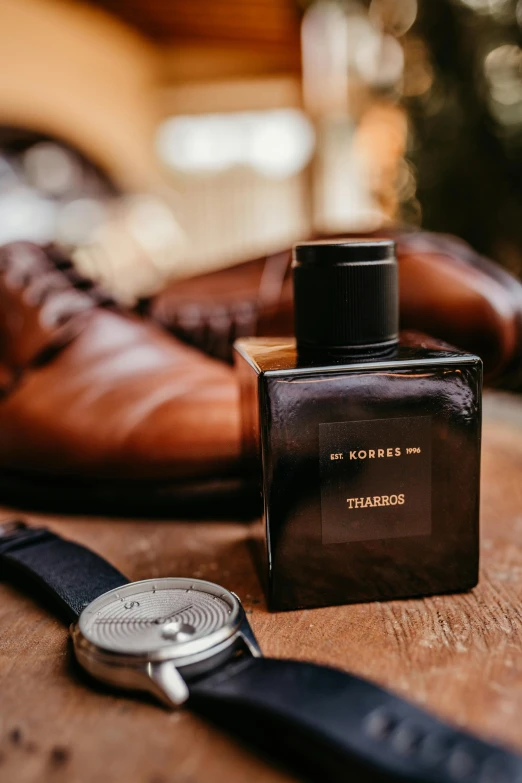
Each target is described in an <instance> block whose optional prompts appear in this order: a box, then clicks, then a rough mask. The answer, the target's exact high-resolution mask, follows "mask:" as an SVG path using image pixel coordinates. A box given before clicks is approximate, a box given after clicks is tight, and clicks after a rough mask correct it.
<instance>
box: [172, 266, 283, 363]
mask: <svg viewBox="0 0 522 783" xmlns="http://www.w3.org/2000/svg"><path fill="white" fill-rule="evenodd" d="M288 271H289V254H288V253H287V252H283V253H275V254H273V255H271V256H268V257H267V260H266V262H265V264H264V267H263V273H262V275H261V280H260V281H259V286H258V288H257V289H256V290H255V291H254V292H253V295H252V298H251V299H245V300H243V301H239V302H238V301H236V302H230V303H228V302H225V303H219V304H212V303H210V304H207V303H205V304H202V303H198V302H190V303H186V304H183V305H181V306H180V307H179V309H177V310H176V311H174V312H167V313H165V318H164V319H162V317H161V315H160V321H163V322H164V323H165V325H167V326H168V328H169V330H170V331H171V332H172V333H173V334H175V335H176V337H179V338H180V339H181V340H183V341H184V342H186V343H188V344H190V345H194V346H195V347H196V348H199V349H200V350H201V351H203V352H204V353H207V354H209V355H210V356H214V357H215V358H217V359H221V360H222V361H226V362H229V363H233V344H234V341H235V340H237V339H238V338H240V337H252V336H255V335H256V334H257V333H258V326H259V320H260V316H261V315H262V314H264V313H265V314H266V313H268V311H269V310H270V308H275V307H276V306H277V303H278V301H279V299H280V297H281V292H282V290H283V285H284V283H285V280H286V278H287V276H288Z"/></svg>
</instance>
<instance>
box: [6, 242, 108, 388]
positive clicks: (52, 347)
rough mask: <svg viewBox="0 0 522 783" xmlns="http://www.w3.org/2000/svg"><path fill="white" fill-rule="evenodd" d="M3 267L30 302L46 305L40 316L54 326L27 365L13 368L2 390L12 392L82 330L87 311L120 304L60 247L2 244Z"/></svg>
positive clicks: (47, 326) (10, 282)
mask: <svg viewBox="0 0 522 783" xmlns="http://www.w3.org/2000/svg"><path fill="white" fill-rule="evenodd" d="M0 273H2V274H3V275H4V277H5V282H6V284H7V285H8V286H9V287H11V288H18V289H21V290H22V292H23V293H22V296H23V299H24V300H25V302H26V303H27V305H29V306H32V307H37V308H40V312H39V315H38V317H39V321H40V324H41V326H42V328H43V329H46V330H50V334H49V339H48V341H47V342H46V344H45V345H44V346H43V347H41V348H39V349H38V350H37V351H36V353H35V355H34V356H33V357H31V359H30V360H29V361H27V362H25V363H24V364H23V366H18V367H12V368H10V372H11V377H10V378H9V380H8V381H7V382H6V383H5V384H4V385H3V387H1V386H0V396H5V395H6V394H8V393H9V392H11V391H12V390H13V389H14V388H15V387H16V385H17V384H18V383H19V382H20V380H21V378H22V377H23V375H24V374H25V373H26V372H27V371H28V370H30V369H34V368H36V367H40V366H42V365H43V364H47V363H48V362H49V361H51V359H52V358H53V357H55V356H56V355H57V354H58V353H59V352H60V351H62V350H63V349H64V348H65V347H66V346H67V345H68V344H69V343H70V342H71V341H72V340H73V339H74V338H75V337H76V336H77V335H78V334H79V332H80V331H81V328H82V323H81V317H82V316H84V315H85V314H86V313H88V312H89V311H91V310H93V309H94V308H96V307H116V303H115V301H114V300H113V299H112V297H110V296H108V295H107V294H106V293H105V292H103V291H102V290H101V289H100V288H99V287H98V286H97V285H96V284H95V283H94V282H93V281H92V280H89V279H88V278H85V277H83V276H82V275H80V274H79V273H78V272H77V270H76V269H75V267H74V265H73V263H72V261H71V260H70V259H68V258H67V257H66V256H65V255H64V254H63V253H62V252H61V251H60V250H59V249H58V248H56V247H54V246H48V247H45V248H39V247H37V246H34V245H29V244H28V243H27V244H25V243H17V244H16V245H12V246H7V247H4V248H2V249H0Z"/></svg>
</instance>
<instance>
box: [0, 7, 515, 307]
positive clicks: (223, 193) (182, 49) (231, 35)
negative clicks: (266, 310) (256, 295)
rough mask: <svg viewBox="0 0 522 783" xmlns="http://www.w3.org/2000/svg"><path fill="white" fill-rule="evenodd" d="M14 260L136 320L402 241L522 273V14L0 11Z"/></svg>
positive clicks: (1, 231) (2, 167) (1, 213)
mask: <svg viewBox="0 0 522 783" xmlns="http://www.w3.org/2000/svg"><path fill="white" fill-rule="evenodd" d="M0 12H1V18H0V242H6V241H9V240H12V239H23V238H27V239H32V240H34V241H37V242H48V241H56V242H58V243H59V244H60V245H62V246H63V247H64V248H66V249H67V250H71V251H73V252H74V258H75V260H76V263H77V264H78V266H79V267H80V268H81V269H82V271H84V272H86V273H87V274H88V275H90V276H93V277H95V278H97V279H99V280H101V281H102V282H103V283H104V284H105V285H106V286H107V287H108V288H109V289H110V290H111V291H112V292H113V293H114V294H115V295H116V296H117V297H118V298H120V299H121V300H122V301H123V302H125V303H129V304H131V303H133V302H134V301H135V300H136V299H137V298H138V297H140V296H144V295H147V294H149V293H152V292H153V291H155V290H157V289H158V288H159V287H161V285H162V283H163V282H164V281H165V280H166V279H172V278H183V277H187V276H190V275H193V274H195V273H198V272H201V271H207V270H211V269H216V268H220V267H223V266H230V265H233V264H234V263H237V262H240V261H243V260H246V259H249V258H252V257H255V256H258V255H261V254H263V253H267V252H271V251H273V250H277V249H279V248H282V247H286V246H288V245H290V244H291V243H292V242H293V241H295V240H297V239H303V238H306V237H308V236H311V235H312V234H314V233H316V232H336V233H341V232H343V231H354V230H358V231H367V230H370V229H375V228H379V227H382V226H385V225H387V224H389V223H407V224H410V225H415V226H422V227H424V228H426V229H432V230H436V231H443V232H452V233H455V234H457V235H459V236H461V237H463V238H464V239H466V240H468V241H469V242H470V243H471V244H472V245H474V246H475V247H476V248H477V249H478V250H479V251H481V252H483V253H485V254H487V255H490V256H491V257H493V258H494V259H495V260H497V261H499V262H500V263H501V264H502V265H504V266H505V267H507V268H509V269H510V270H511V271H513V272H515V274H518V275H520V274H521V273H522V221H521V220H520V217H519V215H520V214H521V207H522V0H436V2H434V0H371V2H370V0H367V1H363V0H317V2H312V1H311V0H307V1H306V2H305V1H304V0H301V2H298V0H255V2H249V0H197V1H196V2H195V1H194V0H169V2H165V1H164V0H99V2H90V3H87V2H79V1H75V0H0Z"/></svg>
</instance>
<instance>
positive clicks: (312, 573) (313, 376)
mask: <svg viewBox="0 0 522 783" xmlns="http://www.w3.org/2000/svg"><path fill="white" fill-rule="evenodd" d="M293 273H294V287H295V327H296V341H292V340H288V339H281V340H278V339H274V338H271V339H268V338H267V339H264V338H251V339H245V340H239V341H238V342H237V344H236V352H237V366H238V371H239V373H240V379H241V390H242V407H243V428H244V446H245V461H246V464H248V465H249V466H250V469H251V470H252V471H256V472H257V473H258V475H259V477H260V479H261V487H262V498H263V506H264V517H265V530H266V541H265V544H266V547H265V550H266V575H267V590H268V601H269V606H270V608H271V609H295V608H298V607H314V606H324V605H327V604H340V603H349V602H354V601H368V600H383V599H390V598H399V597H408V596H419V595H427V594H432V593H440V592H448V591H460V590H467V589H469V588H471V587H473V586H474V585H475V584H476V583H477V579H478V553H479V549H478V546H479V530H478V513H479V471H480V430H481V386H482V366H481V361H480V359H479V358H478V357H476V356H473V355H470V354H466V353H462V352H460V351H458V350H456V349H454V348H452V347H450V346H448V345H446V344H443V343H440V342H438V341H436V340H434V339H432V338H429V337H426V336H424V335H419V334H407V333H406V334H402V335H400V336H399V334H398V283H397V263H396V259H395V247H394V244H393V242H391V241H388V240H380V241H375V240H357V241H345V242H342V241H336V242H318V243H305V244H300V245H297V246H296V248H295V250H294V264H293Z"/></svg>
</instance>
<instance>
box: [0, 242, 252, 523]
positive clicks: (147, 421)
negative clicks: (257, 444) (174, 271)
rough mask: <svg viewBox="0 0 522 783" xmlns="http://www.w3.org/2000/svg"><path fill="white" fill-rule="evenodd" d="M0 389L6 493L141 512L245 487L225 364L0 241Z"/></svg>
mask: <svg viewBox="0 0 522 783" xmlns="http://www.w3.org/2000/svg"><path fill="white" fill-rule="evenodd" d="M0 388H1V396H0V490H1V491H2V493H3V496H4V500H5V499H7V498H8V499H9V500H13V501H15V502H19V503H23V504H27V503H28V502H29V503H32V504H33V505H43V504H45V505H48V504H52V505H53V506H61V505H62V504H63V505H65V506H66V507H69V506H73V507H74V506H75V505H78V506H79V507H80V508H81V509H82V510H85V509H87V508H91V507H94V508H95V509H96V510H97V509H98V508H101V507H103V508H104V509H108V510H111V511H114V510H117V511H119V512H122V513H123V512H125V513H132V512H133V511H134V510H137V509H138V507H139V509H138V510H140V511H141V512H143V511H146V512H148V513H150V512H151V511H156V510H157V508H161V507H164V508H166V509H172V508H173V507H175V504H176V502H178V501H180V502H185V503H186V504H187V505H188V506H189V507H190V506H192V505H194V506H196V505H198V503H199V502H200V501H201V500H202V498H203V496H204V494H205V493H206V492H208V498H209V502H211V501H212V499H213V498H215V497H220V496H221V495H222V494H228V493H229V492H230V491H232V490H233V489H234V488H237V487H238V486H239V485H240V479H239V476H238V472H239V458H240V416H239V402H238V390H237V386H236V381H235V377H234V373H233V371H232V369H231V368H229V367H227V366H225V365H224V364H222V363H221V362H218V361H215V360H213V359H211V358H209V357H208V356H205V355H203V354H202V353H201V352H199V351H197V350H194V349H192V348H190V347H189V346H187V345H186V344H184V343H182V342H180V341H178V340H176V339H174V338H173V337H172V336H170V335H168V334H167V333H166V332H165V331H164V330H163V329H161V328H159V327H158V326H157V325H155V324H152V323H150V322H147V321H145V320H144V319H142V318H140V317H138V316H137V315H134V314H129V313H125V312H123V311H121V310H119V309H117V308H116V307H115V306H114V304H113V303H112V302H111V300H110V299H108V298H107V297H105V296H104V295H103V294H102V293H101V292H99V291H98V289H97V288H96V287H95V286H94V285H93V284H92V282H91V281H88V280H85V279H83V278H81V277H79V276H78V274H77V273H76V272H75V271H74V269H73V268H72V265H71V264H70V262H68V261H67V259H64V258H63V257H62V256H59V254H57V253H56V252H55V251H53V250H52V249H47V250H44V249H41V248H39V247H37V246H35V245H32V244H30V243H24V242H18V243H13V244H11V245H7V246H4V247H3V248H1V249H0ZM173 504H174V506H173Z"/></svg>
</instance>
